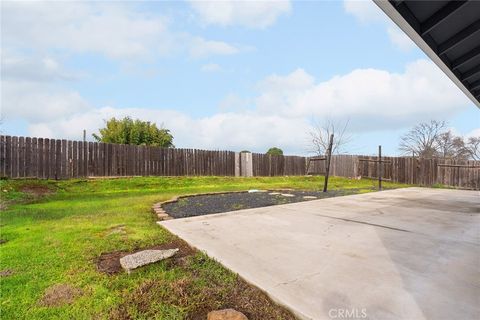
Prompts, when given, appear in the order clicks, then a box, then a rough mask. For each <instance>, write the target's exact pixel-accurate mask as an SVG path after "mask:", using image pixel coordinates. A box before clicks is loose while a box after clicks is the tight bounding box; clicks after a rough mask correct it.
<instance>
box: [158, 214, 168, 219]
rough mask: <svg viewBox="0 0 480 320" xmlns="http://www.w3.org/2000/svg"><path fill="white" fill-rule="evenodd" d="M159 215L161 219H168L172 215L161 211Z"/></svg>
mask: <svg viewBox="0 0 480 320" xmlns="http://www.w3.org/2000/svg"><path fill="white" fill-rule="evenodd" d="M157 217H158V218H159V219H162V220H165V219H167V218H168V217H170V216H169V215H168V214H166V213H159V214H157Z"/></svg>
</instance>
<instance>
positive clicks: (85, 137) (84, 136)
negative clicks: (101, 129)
mask: <svg viewBox="0 0 480 320" xmlns="http://www.w3.org/2000/svg"><path fill="white" fill-rule="evenodd" d="M85 141H87V130H85V129H83V142H85Z"/></svg>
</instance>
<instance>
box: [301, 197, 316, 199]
mask: <svg viewBox="0 0 480 320" xmlns="http://www.w3.org/2000/svg"><path fill="white" fill-rule="evenodd" d="M303 199H317V197H315V196H303Z"/></svg>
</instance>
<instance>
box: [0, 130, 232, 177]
mask: <svg viewBox="0 0 480 320" xmlns="http://www.w3.org/2000/svg"><path fill="white" fill-rule="evenodd" d="M0 175H1V176H2V177H10V178H43V179H68V178H77V177H91V176H150V175H155V176H183V175H192V176H195V175H217V176H234V175H235V152H231V151H207V150H196V149H168V148H157V147H148V146H134V145H121V144H110V143H97V142H82V141H67V140H55V139H42V138H29V137H27V138H24V137H11V136H0Z"/></svg>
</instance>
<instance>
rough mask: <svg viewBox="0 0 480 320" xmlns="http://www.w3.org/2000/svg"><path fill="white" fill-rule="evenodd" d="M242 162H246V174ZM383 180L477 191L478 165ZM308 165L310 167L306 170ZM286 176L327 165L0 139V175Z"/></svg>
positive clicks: (425, 162)
mask: <svg viewBox="0 0 480 320" xmlns="http://www.w3.org/2000/svg"><path fill="white" fill-rule="evenodd" d="M246 159H249V160H248V161H249V163H248V164H247V167H249V168H250V169H248V170H245V167H246V163H242V161H243V162H245V160H246ZM367 159H370V160H375V159H376V157H369V156H356V155H336V156H333V157H332V161H331V165H330V170H331V171H330V175H333V176H341V177H350V178H358V177H369V178H377V165H378V163H377V162H372V161H363V160H367ZM384 160H385V161H387V162H385V163H384V164H383V166H384V167H383V178H385V179H386V180H391V181H394V182H402V183H410V184H418V185H425V186H431V185H434V184H444V185H449V186H454V187H461V188H468V189H477V190H478V189H480V161H459V160H443V159H422V158H411V157H384ZM307 164H308V167H307ZM246 172H249V175H253V176H284V175H292V176H293V175H305V174H324V173H325V161H311V162H309V161H308V158H307V157H298V156H272V155H266V154H259V153H253V154H251V157H250V156H249V157H242V156H240V155H239V154H238V153H235V152H232V151H208V150H198V149H167V148H158V147H148V146H134V145H121V144H108V143H97V142H82V141H69V140H56V139H42V138H30V137H26V138H25V137H14V136H5V135H2V136H0V176H1V177H9V178H40V179H68V178H77V177H95V176H195V175H197V176H204V175H216V176H235V175H237V176H238V175H241V176H245V175H246V174H245V173H246Z"/></svg>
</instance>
